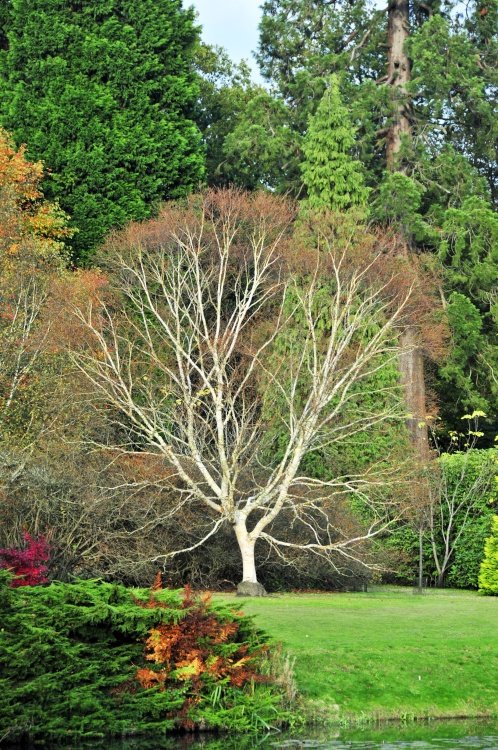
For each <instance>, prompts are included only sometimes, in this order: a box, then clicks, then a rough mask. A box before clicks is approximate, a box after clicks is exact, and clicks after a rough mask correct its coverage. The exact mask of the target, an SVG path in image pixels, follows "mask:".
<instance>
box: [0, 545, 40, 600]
mask: <svg viewBox="0 0 498 750" xmlns="http://www.w3.org/2000/svg"><path fill="white" fill-rule="evenodd" d="M23 536H24V541H25V547H24V549H16V548H15V547H9V548H5V549H0V568H4V569H5V568H6V569H7V570H9V571H10V572H11V573H12V574H13V575H14V577H13V578H12V580H11V583H10V585H11V586H12V588H18V587H19V586H37V585H39V584H41V583H48V578H47V577H46V573H47V571H48V567H47V565H46V564H45V563H46V562H48V560H49V557H50V547H49V545H48V543H47V540H46V539H45V537H44V536H43V535H41V536H39V537H37V538H36V539H35V538H34V537H32V536H31V534H29V533H28V532H27V531H25V532H24V534H23Z"/></svg>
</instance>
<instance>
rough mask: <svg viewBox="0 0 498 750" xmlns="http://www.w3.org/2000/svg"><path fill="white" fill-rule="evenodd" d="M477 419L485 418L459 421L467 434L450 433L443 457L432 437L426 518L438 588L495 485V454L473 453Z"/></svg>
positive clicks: (468, 417) (479, 413)
mask: <svg viewBox="0 0 498 750" xmlns="http://www.w3.org/2000/svg"><path fill="white" fill-rule="evenodd" d="M479 416H485V414H483V412H478V411H477V412H474V413H473V414H470V415H465V416H464V417H462V419H466V420H467V421H468V428H467V432H466V433H461V434H456V433H455V432H452V433H450V437H451V444H450V450H449V452H446V453H443V452H442V451H441V450H440V449H439V445H438V442H437V436H436V434H435V433H433V442H434V444H435V445H436V453H435V456H434V459H433V461H432V463H431V465H430V476H429V481H428V483H427V484H428V488H429V500H428V505H427V511H426V514H427V527H428V531H429V538H430V543H431V549H432V556H433V558H434V564H435V566H436V570H437V574H438V577H437V585H438V586H443V585H444V579H445V575H446V572H447V570H448V567H449V564H450V562H451V560H452V559H453V556H454V554H455V550H456V549H457V547H458V543H459V541H460V539H461V537H462V535H463V534H465V532H466V530H467V528H468V526H469V524H470V523H471V522H472V521H473V520H474V518H475V517H476V516H478V515H480V514H481V513H482V508H483V504H485V502H486V500H487V498H489V497H490V495H491V491H492V487H493V484H494V482H495V474H496V457H495V455H494V453H493V452H491V451H490V452H489V453H488V454H487V455H486V453H484V454H483V453H482V452H481V451H478V450H475V446H476V442H477V439H478V438H479V437H480V436H482V433H481V432H479V430H478V424H477V421H478V418H479ZM472 422H473V424H471V423H472ZM472 428H473V429H472ZM462 441H464V444H463V446H462V445H461V443H462ZM483 456H484V457H483Z"/></svg>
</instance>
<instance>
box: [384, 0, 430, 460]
mask: <svg viewBox="0 0 498 750" xmlns="http://www.w3.org/2000/svg"><path fill="white" fill-rule="evenodd" d="M409 35H410V17H409V3H408V0H389V5H388V49H389V52H388V68H387V78H388V83H389V84H390V85H391V87H392V90H393V109H394V111H393V123H392V125H391V127H390V128H389V133H388V136H387V147H386V161H387V168H388V170H390V171H391V172H396V171H403V165H402V163H401V161H400V151H401V146H402V143H403V138H404V137H405V138H410V137H411V121H410V99H409V94H408V90H407V84H408V83H409V81H410V78H411V65H410V59H409V57H408V55H407V54H406V49H405V47H406V42H407V40H408V37H409ZM404 244H405V247H406V252H407V253H409V252H410V246H409V240H408V238H404ZM400 343H401V347H402V354H401V357H400V371H401V381H402V383H403V386H404V390H405V398H406V406H407V411H408V413H409V414H410V416H409V417H408V419H407V426H408V430H409V433H410V437H411V440H412V444H413V446H414V448H415V451H416V454H417V456H418V457H419V458H420V459H421V460H422V461H425V460H426V459H427V457H428V455H429V436H428V430H427V425H426V422H425V420H426V399H425V379H424V360H423V353H422V349H421V347H420V344H419V341H418V332H417V329H416V328H415V327H413V326H408V327H407V328H406V329H405V330H404V331H403V332H402V334H401V340H400Z"/></svg>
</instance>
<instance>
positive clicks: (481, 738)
mask: <svg viewBox="0 0 498 750" xmlns="http://www.w3.org/2000/svg"><path fill="white" fill-rule="evenodd" d="M58 747H60V750H90V749H91V750H498V721H494V722H488V721H453V722H443V721H432V722H427V723H422V722H420V723H412V724H406V725H399V724H383V725H379V726H377V727H374V728H368V729H337V730H335V729H330V728H329V729H326V730H325V729H322V730H310V729H309V728H308V729H306V730H303V731H302V733H301V734H299V735H297V736H296V733H294V734H293V735H292V736H291V735H288V734H285V733H282V734H268V735H265V736H258V737H254V736H245V735H238V736H235V737H229V736H225V735H219V736H215V737H213V736H212V735H208V734H206V735H180V736H176V737H161V738H155V739H153V738H140V739H139V738H137V739H127V740H122V741H118V742H105V743H103V744H100V743H95V742H92V743H91V744H84V743H74V744H71V743H68V744H67V745H60V746H58ZM12 750H14V748H13V749H12ZM15 750H27V749H26V748H25V747H24V748H19V746H15Z"/></svg>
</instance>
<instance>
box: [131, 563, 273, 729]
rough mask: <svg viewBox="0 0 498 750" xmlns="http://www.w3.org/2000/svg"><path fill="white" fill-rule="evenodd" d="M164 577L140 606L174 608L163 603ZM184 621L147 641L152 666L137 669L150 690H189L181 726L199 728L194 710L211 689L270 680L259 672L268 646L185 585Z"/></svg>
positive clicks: (206, 596) (152, 632) (164, 625)
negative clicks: (248, 638)
mask: <svg viewBox="0 0 498 750" xmlns="http://www.w3.org/2000/svg"><path fill="white" fill-rule="evenodd" d="M161 588H162V586H161V576H160V574H158V576H157V577H156V581H155V583H154V585H153V587H152V588H151V594H150V598H149V600H148V601H147V602H146V603H143V602H140V601H139V600H135V602H136V603H137V604H138V605H139V606H142V607H144V608H146V609H158V608H160V609H168V608H170V607H171V604H168V603H167V602H163V601H161V600H160V599H159V598H158V597H157V595H156V592H158V591H160V590H161ZM180 613H182V614H183V616H182V617H180V618H179V619H178V621H177V622H174V623H173V622H167V623H160V624H158V625H156V626H155V627H153V628H152V629H151V630H150V632H149V635H148V638H147V639H146V642H145V659H146V660H147V661H149V662H150V663H151V667H150V668H147V667H144V668H140V669H138V670H137V673H136V678H137V680H138V682H139V683H140V685H141V686H142V687H143V688H145V689H149V688H159V689H160V690H168V688H171V687H173V686H177V685H178V682H180V683H184V684H185V685H186V686H188V692H187V697H186V699H185V703H184V705H183V708H182V710H181V711H180V714H179V716H180V725H181V726H182V727H183V728H185V729H191V728H193V724H192V721H191V719H189V711H190V709H191V708H192V707H194V706H196V705H197V704H198V703H199V702H200V701H201V695H202V691H203V687H204V686H205V685H206V684H214V683H217V682H220V683H222V684H225V685H229V686H232V687H236V688H240V687H243V686H244V685H246V684H247V683H250V682H262V681H265V677H264V676H263V675H261V674H260V672H259V671H258V663H259V662H260V661H261V657H262V656H265V655H267V647H255V646H254V645H253V646H249V644H248V643H246V642H245V641H244V640H242V639H241V633H240V632H239V631H240V625H239V622H238V621H237V618H240V617H242V613H234V619H233V620H226V619H225V618H224V617H220V615H219V614H218V613H217V612H216V610H215V609H213V608H212V606H211V595H210V594H209V593H206V594H202V595H196V594H194V593H193V591H192V589H191V587H190V586H185V588H184V591H183V597H182V601H181V605H180Z"/></svg>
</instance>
